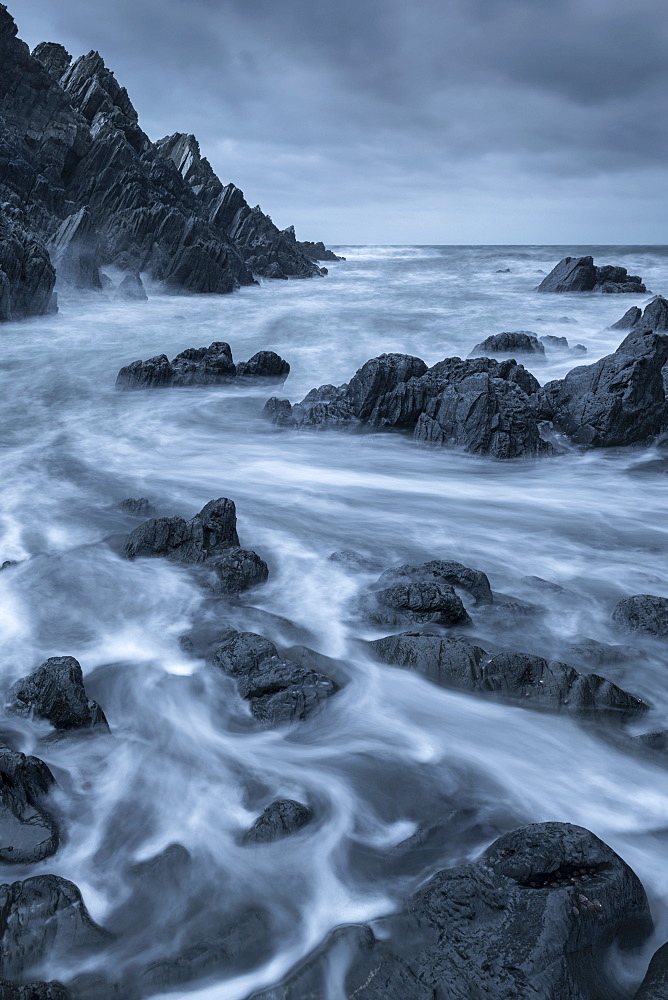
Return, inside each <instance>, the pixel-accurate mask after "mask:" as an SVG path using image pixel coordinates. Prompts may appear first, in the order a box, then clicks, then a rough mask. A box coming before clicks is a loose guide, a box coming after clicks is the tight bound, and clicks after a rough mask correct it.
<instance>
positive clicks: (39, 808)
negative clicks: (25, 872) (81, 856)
mask: <svg viewBox="0 0 668 1000" xmlns="http://www.w3.org/2000/svg"><path fill="white" fill-rule="evenodd" d="M54 784H55V781H54V777H53V775H52V774H51V771H50V770H49V768H48V767H47V766H46V764H45V763H44V761H41V760H39V759H38V758H37V757H26V756H25V754H22V753H18V752H16V751H14V750H10V749H9V747H5V746H2V745H0V861H2V863H3V864H6V865H7V864H9V865H11V864H34V863H36V862H38V861H43V860H44V858H48V857H50V856H51V855H52V854H54V853H55V852H56V850H57V849H58V829H57V826H56V823H55V820H54V818H53V816H52V815H51V813H50V812H49V810H48V807H47V805H46V801H45V800H46V799H47V796H48V793H49V791H50V789H51V788H52V786H53V785H54Z"/></svg>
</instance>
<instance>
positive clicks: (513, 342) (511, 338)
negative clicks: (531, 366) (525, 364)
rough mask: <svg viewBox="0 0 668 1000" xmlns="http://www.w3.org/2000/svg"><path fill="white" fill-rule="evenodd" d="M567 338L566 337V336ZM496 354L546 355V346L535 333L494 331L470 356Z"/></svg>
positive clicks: (477, 356) (478, 356)
mask: <svg viewBox="0 0 668 1000" xmlns="http://www.w3.org/2000/svg"><path fill="white" fill-rule="evenodd" d="M564 339H565V338H564ZM495 354H536V355H538V356H539V357H545V347H544V346H543V344H541V342H540V340H539V339H538V337H537V336H536V334H535V333H529V332H527V331H525V330H517V331H515V332H511V333H494V334H492V335H491V336H489V337H486V338H485V339H484V340H483V341H481V343H479V344H476V346H475V347H474V348H473V350H472V351H471V353H470V354H469V357H470V358H480V357H484V356H487V355H492V356H493V355H495Z"/></svg>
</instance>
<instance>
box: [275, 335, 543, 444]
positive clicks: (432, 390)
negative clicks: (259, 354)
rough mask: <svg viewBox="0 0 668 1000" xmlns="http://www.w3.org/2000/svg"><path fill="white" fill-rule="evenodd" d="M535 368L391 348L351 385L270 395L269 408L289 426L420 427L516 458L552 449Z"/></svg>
mask: <svg viewBox="0 0 668 1000" xmlns="http://www.w3.org/2000/svg"><path fill="white" fill-rule="evenodd" d="M539 394H540V385H539V383H538V381H537V380H536V379H535V378H534V376H533V375H532V374H531V373H530V372H528V371H527V370H526V369H525V368H523V367H522V365H518V364H517V363H516V362H515V361H512V360H507V361H503V362H499V361H495V360H493V359H491V358H475V359H472V360H468V361H462V360H461V359H460V358H446V359H445V360H444V361H441V362H439V363H438V364H436V365H433V367H432V368H430V369H427V367H426V365H425V364H424V362H423V361H421V360H420V359H419V358H413V357H409V356H407V355H402V354H383V355H381V356H380V357H378V358H373V359H372V360H371V361H367V362H366V364H365V365H363V366H362V368H360V369H359V371H358V372H357V373H356V374H355V376H354V377H353V378H352V379H351V381H350V382H349V383H348V384H347V385H343V386H339V387H338V388H336V387H334V386H322V387H321V388H320V389H318V390H312V391H311V392H310V393H308V395H307V396H306V398H305V399H304V400H302V402H301V403H298V404H296V405H295V406H291V405H290V403H289V402H288V401H287V400H279V399H276V398H273V399H270V400H269V401H268V402H267V404H266V406H265V414H266V415H267V416H268V417H269V418H270V419H272V420H273V421H274V423H276V424H278V425H279V426H283V427H305V428H313V429H326V428H338V429H347V430H381V429H389V428H394V429H397V430H402V431H412V432H413V437H414V439H415V440H416V441H419V442H420V443H422V444H430V445H454V446H455V447H460V448H463V449H465V450H466V451H470V452H474V453H479V454H492V455H494V456H495V457H498V458H514V457H517V456H520V455H526V454H540V453H548V452H550V451H551V446H550V445H548V444H547V443H546V442H545V441H543V439H542V438H541V436H540V424H541V416H540V414H541V409H542V405H543V403H542V399H541V397H540V395H539Z"/></svg>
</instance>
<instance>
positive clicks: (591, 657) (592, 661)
mask: <svg viewBox="0 0 668 1000" xmlns="http://www.w3.org/2000/svg"><path fill="white" fill-rule="evenodd" d="M567 653H568V657H569V659H575V660H581V661H583V662H584V663H588V664H589V665H590V666H595V667H600V666H601V665H602V664H604V663H625V662H626V661H627V660H629V659H630V658H631V657H633V656H635V650H634V649H633V647H632V646H610V645H608V644H607V643H605V642H597V640H596V639H588V638H583V639H581V640H580V641H579V642H574V643H572V644H571V645H570V646H569V647H568V650H567Z"/></svg>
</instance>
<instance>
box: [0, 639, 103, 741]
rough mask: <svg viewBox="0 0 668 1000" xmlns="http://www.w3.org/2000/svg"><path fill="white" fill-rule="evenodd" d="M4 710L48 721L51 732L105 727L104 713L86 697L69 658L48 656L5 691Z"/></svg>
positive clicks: (80, 676)
mask: <svg viewBox="0 0 668 1000" xmlns="http://www.w3.org/2000/svg"><path fill="white" fill-rule="evenodd" d="M7 711H8V712H12V713H14V714H16V715H31V714H34V715H36V716H38V717H39V718H41V719H48V721H49V722H50V723H51V725H52V726H53V727H54V728H55V729H59V730H63V731H67V730H71V729H88V728H91V727H93V726H103V727H104V728H105V729H106V728H108V726H107V720H106V719H105V717H104V712H103V711H102V709H101V708H100V706H99V705H98V704H97V702H95V701H92V700H91V699H89V698H88V697H87V695H86V689H85V688H84V682H83V673H82V671H81V666H80V664H79V662H78V661H77V660H75V659H74V657H73V656H52V657H50V659H48V660H46V661H45V662H44V663H42V665H41V666H39V667H38V668H37V670H33V672H32V673H31V674H28V676H27V677H23V678H21V680H19V681H17V682H16V683H15V684H13V685H12V687H11V688H10V689H9V696H8V703H7Z"/></svg>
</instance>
